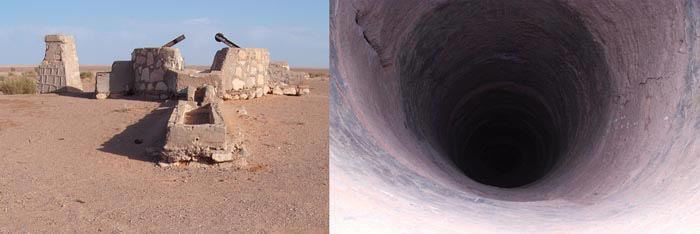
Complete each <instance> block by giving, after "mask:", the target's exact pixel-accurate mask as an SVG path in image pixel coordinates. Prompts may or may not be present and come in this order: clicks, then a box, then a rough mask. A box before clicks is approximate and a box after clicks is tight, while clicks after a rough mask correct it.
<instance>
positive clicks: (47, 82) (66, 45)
mask: <svg viewBox="0 0 700 234" xmlns="http://www.w3.org/2000/svg"><path fill="white" fill-rule="evenodd" d="M44 41H45V42H46V54H45V56H44V60H43V61H42V62H41V64H39V66H38V67H37V68H36V72H37V74H38V79H37V82H36V90H37V93H50V92H82V91H83V84H82V82H81V81H80V70H79V65H78V55H77V53H76V51H75V38H74V37H73V36H71V35H63V34H52V35H46V36H45V37H44Z"/></svg>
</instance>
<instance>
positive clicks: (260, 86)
mask: <svg viewBox="0 0 700 234" xmlns="http://www.w3.org/2000/svg"><path fill="white" fill-rule="evenodd" d="M269 66H270V52H268V51H267V49H262V48H224V49H221V50H219V51H218V52H217V53H216V56H215V57H214V62H212V65H211V71H212V73H215V72H221V77H222V84H223V85H222V86H223V87H220V88H221V89H222V91H226V92H229V93H231V94H233V95H239V94H246V96H247V97H250V96H253V98H255V97H261V96H263V95H265V94H266V90H265V87H267V83H268V79H269V74H268V71H267V70H268V67H269Z"/></svg>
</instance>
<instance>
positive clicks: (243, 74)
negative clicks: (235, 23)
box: [95, 34, 309, 100]
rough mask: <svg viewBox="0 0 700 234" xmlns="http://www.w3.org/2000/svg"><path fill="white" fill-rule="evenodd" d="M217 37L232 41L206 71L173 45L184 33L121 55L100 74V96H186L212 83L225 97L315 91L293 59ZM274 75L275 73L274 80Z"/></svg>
mask: <svg viewBox="0 0 700 234" xmlns="http://www.w3.org/2000/svg"><path fill="white" fill-rule="evenodd" d="M215 38H216V39H217V41H221V42H223V43H224V44H226V45H228V46H229V47H228V48H223V49H221V50H219V51H217V52H216V55H215V56H214V60H213V62H212V64H211V67H210V68H209V69H208V70H205V71H196V70H191V69H185V63H184V60H183V58H182V55H181V53H180V50H179V49H178V48H171V47H170V46H173V45H175V44H177V43H178V42H180V41H182V40H184V39H185V37H184V35H183V36H180V37H178V38H177V39H175V40H173V41H171V42H169V43H168V44H166V45H165V46H164V47H152V48H138V49H135V50H134V51H133V52H132V54H131V61H116V62H114V64H113V65H112V71H111V72H106V73H98V74H97V80H96V83H95V92H96V98H98V99H104V98H107V97H109V96H112V95H115V94H116V95H123V94H131V93H134V94H140V95H144V96H152V97H159V98H161V99H169V98H181V97H183V96H186V90H187V89H188V88H189V89H201V88H204V87H206V86H213V87H214V88H216V90H217V92H216V93H217V95H218V97H219V98H221V99H225V100H230V99H233V100H247V99H253V98H258V97H262V96H264V95H267V94H277V95H303V94H308V93H309V90H308V88H306V89H305V87H304V86H301V87H300V86H298V85H299V84H301V82H302V81H303V79H305V77H304V76H303V75H302V74H300V73H299V74H297V73H294V72H290V71H289V66H288V65H287V68H286V69H283V70H280V71H277V70H275V69H277V68H276V65H271V64H270V53H269V52H268V51H267V49H262V48H240V47H238V46H237V45H235V44H233V43H232V42H230V41H228V39H226V38H225V37H223V35H221V34H217V35H216V37H215ZM270 70H275V72H272V73H271V72H270ZM278 70H279V69H278ZM290 74H297V76H298V78H289V77H290ZM304 74H305V73H304ZM273 75H274V77H275V79H273V81H272V82H269V80H271V76H273ZM306 77H308V75H306ZM291 80H295V81H294V82H290V81H291ZM275 91H276V92H275Z"/></svg>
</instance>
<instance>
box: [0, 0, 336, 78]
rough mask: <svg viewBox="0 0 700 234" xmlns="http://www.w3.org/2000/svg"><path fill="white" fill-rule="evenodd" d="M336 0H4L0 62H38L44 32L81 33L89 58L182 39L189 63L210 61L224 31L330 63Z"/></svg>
mask: <svg viewBox="0 0 700 234" xmlns="http://www.w3.org/2000/svg"><path fill="white" fill-rule="evenodd" d="M328 3H329V1H328V0H294V1H291V0H249V1H242V0H228V1H174V0H170V1H150V0H141V1H130V0H112V1H96V0H93V1H69V0H62V1H40V2H37V1H29V0H23V1H14V0H10V1H3V3H2V8H1V9H0V64H38V63H40V62H41V60H42V59H43V57H44V48H45V46H44V41H43V40H44V35H45V34H52V33H64V34H72V35H74V36H75V37H76V47H77V50H78V57H79V58H78V59H79V61H80V63H81V64H111V63H112V62H113V61H115V60H129V59H130V58H131V51H132V50H133V49H134V48H139V47H159V46H161V45H163V44H165V43H167V42H168V41H170V40H172V39H174V38H175V37H177V36H179V35H181V34H185V36H186V37H187V39H185V40H184V41H182V42H180V43H179V44H177V45H176V46H175V47H177V48H180V50H181V51H182V56H183V57H184V59H185V63H186V64H190V65H210V64H211V62H212V60H213V58H214V54H215V52H216V51H217V50H218V49H221V48H223V47H224V45H223V44H221V43H218V42H215V41H214V34H216V33H217V32H221V33H223V34H224V35H226V37H227V38H229V39H230V40H231V41H233V42H235V43H236V44H238V45H240V46H241V47H249V48H267V49H268V50H270V56H271V60H273V61H289V63H290V65H292V66H297V67H328V53H329V51H328V50H329V43H328V38H329V36H328V12H329V10H328Z"/></svg>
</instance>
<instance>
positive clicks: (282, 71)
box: [268, 62, 309, 85]
mask: <svg viewBox="0 0 700 234" xmlns="http://www.w3.org/2000/svg"><path fill="white" fill-rule="evenodd" d="M268 73H269V74H270V83H273V84H288V85H300V84H302V83H303V82H304V80H307V79H309V73H306V72H295V71H291V70H290V69H289V63H287V62H270V68H269V69H268Z"/></svg>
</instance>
